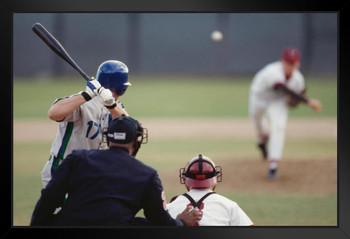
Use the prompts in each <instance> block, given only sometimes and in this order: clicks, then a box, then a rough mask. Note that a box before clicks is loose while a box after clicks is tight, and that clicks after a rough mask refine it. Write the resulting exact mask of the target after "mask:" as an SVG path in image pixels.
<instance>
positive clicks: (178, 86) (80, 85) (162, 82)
mask: <svg viewBox="0 0 350 239" xmlns="http://www.w3.org/2000/svg"><path fill="white" fill-rule="evenodd" d="M130 81H131V82H132V83H133V86H131V87H130V88H129V89H128V91H127V93H126V94H125V96H123V97H122V98H121V101H122V102H123V103H124V104H125V107H126V108H127V111H128V113H129V114H130V115H132V116H133V117H135V118H141V119H142V118H154V119H159V118H160V119H162V118H173V117H175V118H178V117H180V118H189V119H192V118H199V117H208V118H237V117H238V118H247V120H248V92H249V83H250V82H249V81H247V80H246V79H234V80H233V79H226V78H224V79H209V78H204V79H202V78H199V77H176V78H175V77H173V78H171V77H168V76H167V77H164V78H163V77H157V78H152V77H147V78H145V79H142V78H141V77H136V76H135V77H131V78H130ZM307 86H308V94H309V96H311V97H313V98H317V99H319V100H320V101H321V102H322V103H323V112H322V113H321V114H315V113H314V112H313V111H312V110H311V109H310V108H307V107H305V106H299V107H298V108H297V109H295V110H293V111H291V112H290V118H315V121H317V119H318V118H335V117H336V116H337V107H336V106H337V83H336V79H335V78H333V79H331V78H330V79H321V80H316V79H312V80H311V79H310V80H309V81H307ZM84 89H85V85H84V80H82V79H80V78H79V77H77V79H74V80H72V79H57V80H52V81H50V80H30V79H15V81H14V84H13V119H14V120H16V119H28V120H31V121H34V120H36V119H39V120H49V119H47V116H46V114H47V110H48V109H49V107H50V105H51V103H52V102H53V100H54V99H55V98H57V97H61V96H65V95H70V94H74V93H76V92H78V91H81V90H84ZM52 140H53V139H52ZM254 143H255V141H254V139H253V138H252V139H242V140H239V139H231V138H225V139H221V140H217V139H210V138H205V137H204V138H198V137H196V136H195V135H193V137H190V138H186V139H183V138H178V139H177V138H172V139H166V138H164V139H155V140H150V142H149V143H148V144H147V145H144V146H142V148H141V149H140V152H139V154H138V157H139V158H140V159H142V161H144V162H145V163H147V164H149V165H151V166H152V167H154V168H155V169H157V170H158V171H159V173H160V175H161V176H162V175H167V174H169V177H170V179H167V178H166V179H165V180H164V182H165V183H164V188H165V192H166V196H167V200H168V201H169V200H170V198H171V197H172V196H173V195H177V194H180V193H183V192H184V190H185V188H184V187H183V186H181V185H176V186H174V185H173V184H172V183H170V182H172V180H173V179H174V180H177V177H178V176H177V172H178V168H179V167H183V166H184V163H185V162H186V161H187V160H189V159H190V158H191V157H193V156H194V154H196V153H197V152H199V151H201V152H202V151H205V154H207V155H211V156H214V158H213V159H214V161H215V160H218V161H219V162H225V160H226V161H227V160H230V158H232V155H234V157H235V158H238V159H239V158H254V157H258V152H257V151H256V149H255V148H254ZM50 147H51V140H48V141H47V142H42V141H30V142H28V141H14V142H13V225H14V226H26V225H28V224H29V220H30V216H31V213H32V211H33V208H34V206H35V203H36V201H37V200H38V198H39V196H40V189H41V178H40V172H41V170H42V167H43V166H44V164H45V162H46V160H47V159H48V153H49V149H50ZM310 147H311V148H310ZM315 149H317V150H315ZM336 152H337V143H336V140H334V139H329V140H327V139H305V140H293V139H288V140H287V143H286V147H285V150H284V156H285V157H288V158H292V159H294V160H298V159H300V160H302V159H308V158H310V157H313V158H317V157H319V158H333V159H336ZM169 180H170V181H169ZM224 180H225V179H224ZM218 192H219V193H221V194H223V195H224V196H226V197H229V198H231V199H232V200H234V201H236V202H237V203H238V204H239V205H240V206H241V207H242V208H243V210H244V211H245V212H246V213H247V214H248V215H249V216H250V217H251V219H252V220H253V221H254V223H255V224H256V225H258V226H259V225H263V226H265V225H284V226H285V225H288V226H324V225H329V226H335V225H336V224H337V212H336V210H337V195H336V193H331V194H328V193H326V194H311V193H310V194H308V193H290V194H288V193H269V192H266V193H256V192H254V191H250V192H249V191H244V192H243V191H230V190H229V189H228V188H227V187H225V188H222V189H220V187H218ZM138 215H139V216H140V215H142V212H140V213H139V214H138Z"/></svg>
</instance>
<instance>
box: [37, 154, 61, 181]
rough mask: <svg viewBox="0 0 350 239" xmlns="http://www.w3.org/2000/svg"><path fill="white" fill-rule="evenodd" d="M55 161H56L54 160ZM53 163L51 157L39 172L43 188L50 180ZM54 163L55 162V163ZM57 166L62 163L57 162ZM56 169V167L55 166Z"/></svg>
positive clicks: (52, 157)
mask: <svg viewBox="0 0 350 239" xmlns="http://www.w3.org/2000/svg"><path fill="white" fill-rule="evenodd" d="M56 160H57V159H56ZM53 162H54V156H53V155H51V156H50V158H49V160H48V161H47V162H46V163H45V165H44V167H43V169H42V171H41V182H42V184H43V188H45V187H46V185H47V184H48V183H49V182H50V180H51V170H52V164H53ZM55 163H56V162H55ZM58 163H59V164H61V163H62V160H59V161H58ZM56 167H57V166H56Z"/></svg>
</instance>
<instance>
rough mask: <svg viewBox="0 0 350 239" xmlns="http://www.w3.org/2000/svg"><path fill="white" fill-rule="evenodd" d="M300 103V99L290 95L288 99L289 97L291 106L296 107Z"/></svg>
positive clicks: (289, 105) (288, 102) (288, 100)
mask: <svg viewBox="0 0 350 239" xmlns="http://www.w3.org/2000/svg"><path fill="white" fill-rule="evenodd" d="M299 104H300V101H299V100H297V99H295V98H293V97H291V96H288V99H287V105H288V107H289V108H295V107H297V106H298V105H299Z"/></svg>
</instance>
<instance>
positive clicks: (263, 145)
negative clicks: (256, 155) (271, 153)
mask: <svg viewBox="0 0 350 239" xmlns="http://www.w3.org/2000/svg"><path fill="white" fill-rule="evenodd" d="M258 148H259V149H260V151H261V154H262V158H263V159H264V160H266V159H267V149H266V142H264V143H259V144H258Z"/></svg>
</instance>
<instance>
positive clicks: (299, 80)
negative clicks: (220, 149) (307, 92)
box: [249, 61, 305, 160]
mask: <svg viewBox="0 0 350 239" xmlns="http://www.w3.org/2000/svg"><path fill="white" fill-rule="evenodd" d="M281 83H283V84H285V85H286V86H287V87H288V88H289V89H291V90H293V91H294V92H296V93H301V92H302V91H303V90H304V89H305V83H304V77H303V75H302V74H301V72H300V71H299V70H297V69H296V70H294V72H293V73H292V75H291V76H290V78H289V79H286V76H285V73H284V70H283V66H282V62H280V61H278V62H274V63H270V64H268V65H267V66H265V67H264V68H263V69H261V70H260V71H259V72H258V73H257V74H256V75H255V76H254V78H253V81H252V84H251V87H250V95H249V114H250V117H251V119H252V120H253V123H254V127H255V128H256V131H257V136H258V138H259V137H260V136H261V135H266V134H267V129H266V127H267V125H266V123H265V122H268V123H269V126H270V134H269V145H268V158H269V159H273V160H280V159H281V157H282V151H283V147H284V138H285V127H286V124H287V119H288V104H287V99H288V95H287V94H285V93H283V92H279V91H276V90H275V89H274V87H275V86H276V85H278V84H281ZM265 116H267V121H264V120H265V118H264V117H265Z"/></svg>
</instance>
